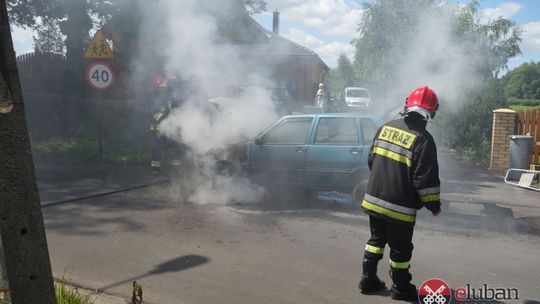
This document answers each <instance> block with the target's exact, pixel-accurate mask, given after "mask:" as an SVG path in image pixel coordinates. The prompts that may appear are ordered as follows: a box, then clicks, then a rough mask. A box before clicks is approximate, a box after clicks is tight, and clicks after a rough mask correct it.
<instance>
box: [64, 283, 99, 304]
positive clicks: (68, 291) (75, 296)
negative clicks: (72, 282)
mask: <svg viewBox="0 0 540 304" xmlns="http://www.w3.org/2000/svg"><path fill="white" fill-rule="evenodd" d="M54 291H55V294H56V303H57V304H93V303H94V301H92V300H91V299H90V297H89V296H85V295H81V294H80V293H79V292H78V291H77V290H76V289H73V288H71V287H69V286H67V285H66V282H65V281H60V282H55V283H54Z"/></svg>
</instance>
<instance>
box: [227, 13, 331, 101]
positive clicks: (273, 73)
mask: <svg viewBox="0 0 540 304" xmlns="http://www.w3.org/2000/svg"><path fill="white" fill-rule="evenodd" d="M222 28H223V30H222V32H221V35H223V36H224V37H225V39H226V40H228V41H229V43H231V44H232V48H233V50H234V52H235V53H236V54H237V55H238V56H239V57H240V58H242V59H243V60H246V61H247V62H250V61H251V62H254V63H256V64H257V65H258V66H261V65H262V66H266V67H268V69H269V71H268V72H269V76H270V78H271V79H273V80H274V82H275V83H276V85H277V86H283V87H285V88H286V89H287V90H288V92H289V94H290V95H291V97H292V100H293V102H295V103H298V104H310V105H311V103H313V100H314V99H315V95H316V93H317V89H318V84H319V83H321V82H323V80H324V76H325V74H326V73H327V72H328V71H329V68H328V66H327V65H326V64H325V63H324V62H323V61H322V60H321V58H320V57H319V56H318V55H317V54H316V53H315V52H313V51H312V50H310V49H308V48H306V47H304V46H302V45H300V44H297V43H295V42H293V41H291V40H289V39H286V38H285V37H283V36H280V35H279V12H274V22H273V30H272V31H269V30H266V29H265V28H263V27H262V26H261V25H260V24H258V23H257V22H256V21H255V20H254V19H253V18H251V17H250V16H248V15H245V14H244V15H241V16H240V17H239V18H235V20H233V21H230V23H229V24H228V25H227V26H224V27H222Z"/></svg>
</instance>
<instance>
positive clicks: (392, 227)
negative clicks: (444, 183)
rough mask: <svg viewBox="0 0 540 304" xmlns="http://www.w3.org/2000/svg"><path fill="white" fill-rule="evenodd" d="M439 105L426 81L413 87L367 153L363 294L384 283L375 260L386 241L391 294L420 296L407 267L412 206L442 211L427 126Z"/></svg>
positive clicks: (410, 298)
mask: <svg viewBox="0 0 540 304" xmlns="http://www.w3.org/2000/svg"><path fill="white" fill-rule="evenodd" d="M438 108H439V103H438V99H437V95H436V94H435V92H434V91H433V90H431V89H430V88H428V87H427V86H426V87H420V88H417V89H415V90H414V91H412V92H411V93H410V95H409V96H408V98H407V99H406V102H405V109H404V111H403V113H402V115H403V116H404V117H403V118H401V119H397V120H394V121H390V122H388V123H386V124H385V125H384V126H382V127H381V128H380V129H379V130H378V131H377V133H376V135H375V138H374V140H373V145H372V146H371V149H370V153H369V156H368V165H369V168H370V170H371V174H370V177H369V182H368V186H367V191H366V194H365V196H364V199H363V201H362V208H363V209H364V210H365V211H366V212H367V213H368V215H369V226H370V230H371V237H370V239H369V241H368V242H367V245H366V247H365V252H364V260H363V263H362V266H363V271H362V279H361V281H360V284H359V288H360V291H361V292H362V293H364V294H369V293H373V292H376V291H380V290H383V289H385V284H384V282H383V281H381V280H380V279H379V278H378V277H377V264H378V262H379V260H381V259H382V257H383V252H384V247H385V245H386V244H388V245H389V247H390V277H391V278H392V288H391V290H390V292H391V297H392V298H393V299H395V300H405V301H414V300H417V299H418V298H417V297H418V295H417V290H416V287H415V286H414V285H413V284H411V279H412V278H411V274H410V273H409V267H410V260H411V256H412V250H413V244H412V236H413V229H414V224H415V221H416V212H417V211H418V210H419V209H421V208H422V207H426V208H427V209H428V210H429V211H431V213H432V214H433V215H434V216H436V215H438V214H439V213H440V212H441V203H440V200H439V193H440V181H439V167H438V163H437V150H436V146H435V142H434V140H433V137H432V136H431V134H430V133H429V132H428V131H427V130H426V125H427V123H428V122H429V121H431V120H432V119H433V118H434V117H435V113H436V112H437V110H438Z"/></svg>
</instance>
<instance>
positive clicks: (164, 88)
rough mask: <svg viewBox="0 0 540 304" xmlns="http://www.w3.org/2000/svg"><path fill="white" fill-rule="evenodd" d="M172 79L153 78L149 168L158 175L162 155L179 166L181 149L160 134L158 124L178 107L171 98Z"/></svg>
mask: <svg viewBox="0 0 540 304" xmlns="http://www.w3.org/2000/svg"><path fill="white" fill-rule="evenodd" d="M174 80H175V79H174V78H167V77H164V76H161V75H158V76H156V77H155V78H154V89H155V93H156V96H155V99H154V103H153V108H152V112H153V113H154V114H153V116H152V123H151V124H150V130H151V131H152V133H153V140H152V160H151V161H150V166H151V167H152V169H153V170H154V172H156V173H159V172H160V169H161V168H162V165H163V163H162V161H163V158H164V155H167V156H168V157H169V158H170V159H169V160H170V164H171V165H172V166H175V167H177V166H180V165H181V163H182V162H181V156H182V154H181V149H180V145H179V144H178V143H176V142H174V141H172V140H170V139H168V138H166V137H165V136H163V135H162V134H161V133H160V130H159V124H160V123H161V122H162V121H163V120H164V119H165V118H167V117H168V116H169V114H170V113H171V112H172V111H173V110H174V108H176V107H178V105H179V102H178V100H176V99H175V97H174V96H173V89H174V88H173V86H172V84H173V83H174Z"/></svg>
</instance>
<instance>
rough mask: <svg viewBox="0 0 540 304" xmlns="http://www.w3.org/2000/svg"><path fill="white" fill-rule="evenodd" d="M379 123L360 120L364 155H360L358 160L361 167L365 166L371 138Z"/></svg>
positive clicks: (366, 119) (371, 141)
mask: <svg viewBox="0 0 540 304" xmlns="http://www.w3.org/2000/svg"><path fill="white" fill-rule="evenodd" d="M379 124H380V123H377V122H376V121H374V120H373V119H371V118H368V117H363V118H361V119H360V130H361V131H362V142H363V143H362V146H363V149H364V151H366V153H364V154H362V156H361V159H360V164H361V165H366V166H367V158H368V155H369V149H370V148H371V145H372V144H373V138H374V137H375V134H376V133H377V128H378V125H379Z"/></svg>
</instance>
